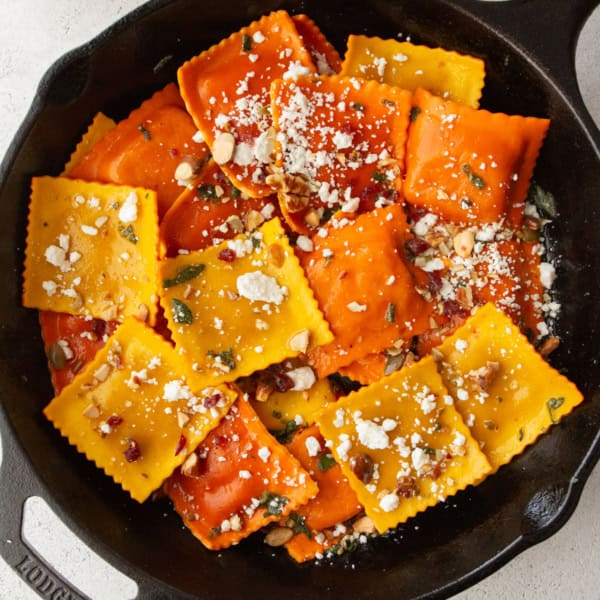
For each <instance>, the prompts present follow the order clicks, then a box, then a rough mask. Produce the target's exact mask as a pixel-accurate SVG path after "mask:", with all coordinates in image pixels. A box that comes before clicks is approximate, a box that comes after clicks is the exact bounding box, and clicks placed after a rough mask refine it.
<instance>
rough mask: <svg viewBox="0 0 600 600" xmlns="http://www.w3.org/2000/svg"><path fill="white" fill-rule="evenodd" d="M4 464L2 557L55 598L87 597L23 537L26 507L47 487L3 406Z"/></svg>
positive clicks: (0, 471) (42, 592)
mask: <svg viewBox="0 0 600 600" xmlns="http://www.w3.org/2000/svg"><path fill="white" fill-rule="evenodd" d="M0 432H2V465H1V466H0V506H1V507H2V510H1V511H0V556H2V558H4V560H5V561H6V562H7V563H8V564H9V565H10V567H12V569H13V570H14V571H15V573H16V574H17V575H18V576H19V577H20V578H21V579H22V580H23V581H24V582H25V583H26V584H27V585H29V586H30V587H31V588H32V590H33V591H34V592H36V593H37V594H39V595H40V596H41V597H43V598H52V600H85V598H86V597H85V596H84V595H83V594H82V593H81V592H80V591H78V590H76V589H75V588H74V587H73V586H72V585H71V584H70V583H68V582H67V581H65V579H64V578H63V577H62V576H61V575H59V574H58V573H57V572H56V571H55V570H54V569H53V568H52V567H51V566H50V565H48V564H47V563H46V562H45V561H44V559H43V558H41V557H40V556H38V555H37V553H36V552H35V550H34V549H33V548H30V547H29V546H28V544H27V542H26V541H25V540H24V538H23V534H22V530H23V510H24V506H25V500H27V498H29V497H30V496H41V497H43V496H44V495H45V494H44V491H43V490H44V488H43V485H42V484H41V482H40V481H39V479H38V478H37V476H36V475H35V473H34V472H33V470H32V469H31V467H30V465H29V464H28V463H27V461H26V459H25V453H24V451H23V449H22V448H21V447H20V446H19V443H18V441H17V439H16V438H15V435H14V433H13V431H12V428H11V427H10V425H9V424H8V420H7V418H6V415H5V414H4V411H3V410H2V408H0Z"/></svg>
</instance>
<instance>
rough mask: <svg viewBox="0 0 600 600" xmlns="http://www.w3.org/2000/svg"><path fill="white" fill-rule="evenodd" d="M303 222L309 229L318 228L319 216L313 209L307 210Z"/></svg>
mask: <svg viewBox="0 0 600 600" xmlns="http://www.w3.org/2000/svg"><path fill="white" fill-rule="evenodd" d="M304 222H305V223H306V224H307V225H309V226H310V227H318V226H319V225H320V223H321V215H320V214H319V211H318V210H316V209H315V208H311V209H309V210H308V211H307V212H306V214H305V215H304Z"/></svg>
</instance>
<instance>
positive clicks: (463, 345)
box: [454, 339, 468, 354]
mask: <svg viewBox="0 0 600 600" xmlns="http://www.w3.org/2000/svg"><path fill="white" fill-rule="evenodd" d="M467 346H468V344H467V341H466V340H462V339H459V340H456V342H454V347H455V348H456V350H458V352H460V353H461V354H464V352H465V350H466V349H467Z"/></svg>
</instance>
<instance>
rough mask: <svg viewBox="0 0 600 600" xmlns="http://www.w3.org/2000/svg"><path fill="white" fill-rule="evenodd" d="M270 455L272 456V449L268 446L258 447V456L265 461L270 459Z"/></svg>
mask: <svg viewBox="0 0 600 600" xmlns="http://www.w3.org/2000/svg"><path fill="white" fill-rule="evenodd" d="M269 456H271V451H270V450H269V449H268V448H267V447H266V446H262V447H261V448H259V449H258V458H260V460H262V461H263V462H264V463H266V462H267V461H268V460H269Z"/></svg>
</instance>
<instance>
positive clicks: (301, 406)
mask: <svg viewBox="0 0 600 600" xmlns="http://www.w3.org/2000/svg"><path fill="white" fill-rule="evenodd" d="M335 400H336V398H335V395H334V393H333V391H332V390H331V385H330V383H329V381H328V380H327V379H320V380H319V381H317V382H316V383H315V384H314V385H313V386H312V387H311V388H310V389H308V390H303V391H292V390H290V391H288V392H277V391H274V392H273V393H271V395H270V396H269V397H268V399H267V400H266V401H265V402H260V401H258V400H253V401H252V407H253V408H254V410H255V411H256V414H257V415H258V416H259V417H260V420H261V421H262V422H263V423H264V424H265V427H267V429H269V430H271V431H278V430H281V429H283V428H285V426H286V425H287V424H288V423H289V422H290V421H296V418H297V417H298V416H300V420H301V422H302V423H306V424H308V425H312V424H313V423H314V422H315V415H316V414H317V413H318V412H319V411H321V410H322V409H323V408H325V407H326V406H327V405H328V404H330V403H331V402H335Z"/></svg>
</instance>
